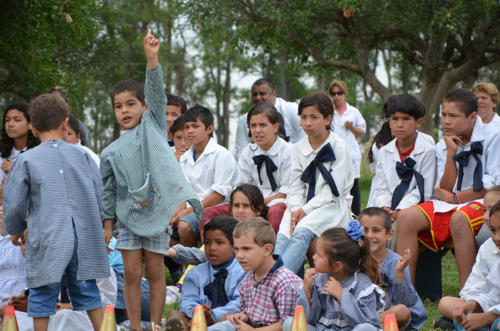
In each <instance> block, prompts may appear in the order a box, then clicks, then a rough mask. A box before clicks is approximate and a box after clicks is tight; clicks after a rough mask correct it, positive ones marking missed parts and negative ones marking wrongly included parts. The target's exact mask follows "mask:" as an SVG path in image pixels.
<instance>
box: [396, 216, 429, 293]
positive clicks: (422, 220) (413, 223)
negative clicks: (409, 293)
mask: <svg viewBox="0 0 500 331" xmlns="http://www.w3.org/2000/svg"><path fill="white" fill-rule="evenodd" d="M429 230H430V224H429V221H428V220H427V217H426V216H425V214H424V213H423V212H422V211H421V210H420V209H419V208H417V207H410V208H407V209H403V210H401V211H400V212H399V215H398V222H397V231H398V236H397V238H396V252H397V253H398V254H399V255H403V252H404V251H405V250H406V249H408V248H409V249H410V250H411V258H410V263H409V266H410V278H411V282H412V283H413V284H415V273H416V271H417V262H418V233H419V232H421V231H429Z"/></svg>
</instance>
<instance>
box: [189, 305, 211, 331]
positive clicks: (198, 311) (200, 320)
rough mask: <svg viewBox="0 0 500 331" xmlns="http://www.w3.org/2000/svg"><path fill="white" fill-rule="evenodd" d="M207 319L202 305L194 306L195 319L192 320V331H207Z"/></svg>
mask: <svg viewBox="0 0 500 331" xmlns="http://www.w3.org/2000/svg"><path fill="white" fill-rule="evenodd" d="M206 330H207V320H206V319H205V313H204V312H203V307H202V306H196V307H194V312H193V319H192V320H191V331H206Z"/></svg>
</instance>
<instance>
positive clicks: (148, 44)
mask: <svg viewBox="0 0 500 331" xmlns="http://www.w3.org/2000/svg"><path fill="white" fill-rule="evenodd" d="M159 49H160V42H159V41H158V39H156V38H155V36H153V34H151V29H148V34H147V35H146V37H144V53H145V54H146V59H147V60H148V67H149V69H154V68H156V67H157V66H158V64H159V63H158V50H159Z"/></svg>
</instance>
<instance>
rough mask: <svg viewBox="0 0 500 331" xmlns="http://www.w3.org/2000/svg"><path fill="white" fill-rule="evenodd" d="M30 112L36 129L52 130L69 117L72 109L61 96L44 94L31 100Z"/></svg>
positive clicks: (32, 123)
mask: <svg viewBox="0 0 500 331" xmlns="http://www.w3.org/2000/svg"><path fill="white" fill-rule="evenodd" d="M28 113H29V115H30V119H31V125H32V126H33V127H34V128H35V129H36V130H38V131H50V130H53V129H55V128H57V127H58V126H59V125H60V124H61V122H62V121H64V120H65V119H66V118H68V116H69V114H70V113H71V110H70V108H69V106H68V104H67V103H66V102H64V100H63V99H62V98H61V97H59V96H57V95H54V94H42V95H40V96H38V97H36V98H35V99H33V101H31V103H30V106H29V110H28Z"/></svg>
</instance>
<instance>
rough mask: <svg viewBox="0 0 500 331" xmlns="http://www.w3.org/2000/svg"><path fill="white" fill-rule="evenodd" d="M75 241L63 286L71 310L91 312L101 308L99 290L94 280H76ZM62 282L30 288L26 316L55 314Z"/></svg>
mask: <svg viewBox="0 0 500 331" xmlns="http://www.w3.org/2000/svg"><path fill="white" fill-rule="evenodd" d="M76 247H77V239H76V235H75V247H74V249H73V256H72V257H71V261H70V262H69V264H68V266H67V267H66V270H65V273H64V278H63V279H64V285H65V286H66V287H67V288H68V290H69V296H70V298H71V306H72V307H73V310H93V309H97V308H101V307H102V303H101V297H100V295H99V288H98V287H97V285H96V282H95V279H92V280H77V278H76V275H77V272H78V257H77V251H76ZM61 285H62V282H58V283H52V284H48V285H45V286H41V287H35V288H30V291H29V295H28V316H29V317H35V318H37V317H49V316H51V315H54V314H55V313H56V311H55V309H56V305H57V298H58V296H59V292H60V291H61Z"/></svg>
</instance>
